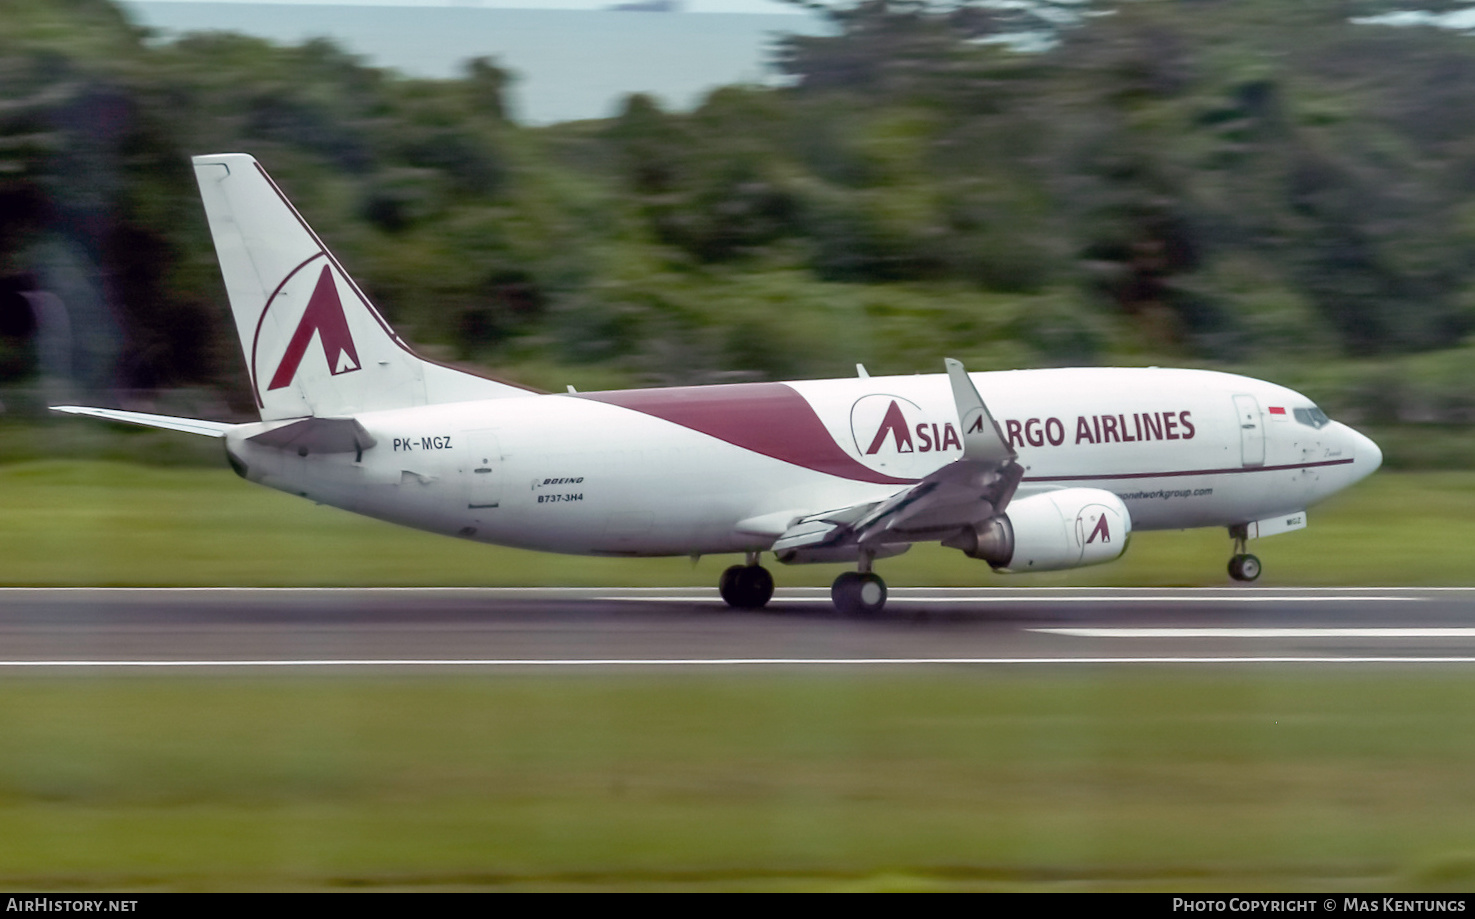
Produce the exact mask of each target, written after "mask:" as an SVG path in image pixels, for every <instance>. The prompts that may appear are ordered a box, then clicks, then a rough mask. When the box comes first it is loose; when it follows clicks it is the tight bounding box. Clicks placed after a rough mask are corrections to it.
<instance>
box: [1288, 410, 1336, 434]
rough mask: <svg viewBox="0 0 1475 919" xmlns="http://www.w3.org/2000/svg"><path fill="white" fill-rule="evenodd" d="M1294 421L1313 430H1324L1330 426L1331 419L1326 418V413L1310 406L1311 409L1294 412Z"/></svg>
mask: <svg viewBox="0 0 1475 919" xmlns="http://www.w3.org/2000/svg"><path fill="white" fill-rule="evenodd" d="M1294 413H1295V416H1296V420H1297V421H1299V422H1301V423H1302V424H1304V425H1309V426H1310V427H1313V428H1324V427H1326V426H1327V425H1328V424H1331V421H1332V419H1330V418H1328V417H1327V416H1326V412H1324V411H1322V410H1321V409H1319V408H1317V407H1316V406H1314V405H1313V406H1312V407H1311V408H1298V409H1295V410H1294Z"/></svg>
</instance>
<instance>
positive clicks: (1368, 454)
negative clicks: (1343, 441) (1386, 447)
mask: <svg viewBox="0 0 1475 919" xmlns="http://www.w3.org/2000/svg"><path fill="white" fill-rule="evenodd" d="M1347 436H1348V439H1349V440H1350V441H1351V444H1352V468H1353V470H1354V471H1355V472H1356V473H1357V477H1358V478H1359V479H1362V478H1366V477H1368V476H1370V475H1372V474H1373V473H1374V472H1377V471H1378V467H1379V466H1381V465H1383V450H1382V448H1380V447H1379V446H1378V445H1377V444H1376V443H1375V442H1374V441H1373V439H1372V438H1371V437H1368V436H1366V435H1364V434H1359V433H1358V432H1357V431H1354V430H1352V429H1351V428H1347Z"/></svg>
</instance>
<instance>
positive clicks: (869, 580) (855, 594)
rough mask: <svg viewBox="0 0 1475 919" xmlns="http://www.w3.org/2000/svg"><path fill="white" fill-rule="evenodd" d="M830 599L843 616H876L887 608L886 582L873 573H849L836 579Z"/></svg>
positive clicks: (831, 589) (831, 588)
mask: <svg viewBox="0 0 1475 919" xmlns="http://www.w3.org/2000/svg"><path fill="white" fill-rule="evenodd" d="M830 599H831V600H833V601H834V603H835V609H837V610H839V611H840V614H841V615H842V616H874V615H876V614H877V613H879V612H881V610H883V609H885V607H886V582H885V581H883V580H881V576H880V575H878V574H875V573H873V572H866V573H864V574H862V573H860V572H858V571H847V572H845V573H844V574H842V575H840V576H839V577H838V578H835V583H834V584H833V585H832V586H831V587H830Z"/></svg>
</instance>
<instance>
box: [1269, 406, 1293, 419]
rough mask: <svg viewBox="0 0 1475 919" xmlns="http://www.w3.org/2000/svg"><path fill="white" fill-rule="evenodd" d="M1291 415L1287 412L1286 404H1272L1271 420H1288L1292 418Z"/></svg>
mask: <svg viewBox="0 0 1475 919" xmlns="http://www.w3.org/2000/svg"><path fill="white" fill-rule="evenodd" d="M1290 417H1291V416H1290V414H1289V413H1287V412H1286V409H1285V406H1284V405H1272V406H1270V420H1271V421H1287V420H1289V419H1290Z"/></svg>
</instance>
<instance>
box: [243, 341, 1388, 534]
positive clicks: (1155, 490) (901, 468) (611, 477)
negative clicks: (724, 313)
mask: <svg viewBox="0 0 1475 919" xmlns="http://www.w3.org/2000/svg"><path fill="white" fill-rule="evenodd" d="M971 378H972V380H973V382H974V384H975V385H976V387H977V389H978V391H979V393H980V394H981V395H982V397H983V399H984V400H985V402H986V403H987V405H988V408H989V410H990V411H991V412H992V414H993V416H994V418H995V420H996V421H997V423H998V425H999V428H1000V429H1001V431H1002V432H1003V433H1004V436H1005V437H1006V439H1008V440H1009V442H1010V444H1011V446H1013V447H1014V449H1015V450H1016V451H1017V452H1018V455H1019V462H1020V464H1021V465H1022V466H1023V467H1024V479H1023V481H1022V483H1021V484H1020V486H1019V491H1018V495H1017V497H1019V498H1022V497H1027V496H1029V495H1031V494H1034V493H1037V492H1041V491H1045V490H1050V489H1058V488H1065V487H1073V486H1085V487H1090V488H1100V489H1105V490H1107V491H1110V492H1113V493H1115V494H1116V495H1118V496H1119V497H1120V498H1121V499H1122V500H1123V502H1124V503H1125V505H1126V507H1127V508H1128V510H1129V511H1130V513H1131V517H1132V526H1133V528H1134V529H1180V528H1188V527H1203V526H1233V525H1236V524H1241V523H1247V522H1250V521H1256V520H1261V519H1265V518H1269V517H1272V516H1274V515H1277V514H1286V513H1291V512H1294V511H1299V510H1304V509H1305V508H1306V507H1308V506H1309V505H1311V504H1314V503H1316V502H1317V501H1319V500H1321V499H1323V498H1325V497H1327V496H1328V495H1330V494H1332V493H1334V492H1336V491H1339V490H1341V489H1342V488H1345V487H1347V486H1348V485H1350V484H1352V483H1353V482H1356V481H1357V480H1359V479H1361V478H1363V477H1365V476H1366V475H1368V474H1369V473H1371V472H1372V471H1373V470H1374V469H1376V468H1377V466H1378V465H1379V463H1380V462H1381V453H1380V452H1379V450H1378V448H1377V446H1376V445H1375V444H1374V443H1373V442H1372V441H1370V440H1368V439H1367V438H1366V437H1363V436H1362V435H1360V434H1358V433H1357V432H1355V431H1353V430H1351V429H1350V428H1347V427H1345V426H1344V425H1341V424H1338V423H1336V422H1327V423H1324V424H1322V426H1320V427H1316V426H1314V424H1313V423H1308V422H1307V421H1305V420H1298V418H1297V417H1296V411H1295V410H1296V409H1301V410H1303V413H1304V412H1305V411H1306V410H1308V409H1312V408H1314V407H1313V406H1312V403H1311V401H1310V400H1309V399H1307V398H1306V397H1304V396H1301V395H1299V394H1298V393H1295V392H1293V391H1291V390H1289V389H1286V388H1284V387H1281V386H1276V385H1274V384H1271V383H1266V382H1263V381H1260V380H1253V379H1249V378H1246V377H1240V376H1234V375H1230V374H1224V373H1216V372H1209V371H1194V370H1169V369H1156V368H1149V369H1114V368H1100V369H1064V370H1024V371H1007V372H996V373H975V374H971ZM1307 417H1309V416H1307ZM356 418H357V420H358V422H359V423H360V424H362V425H363V427H364V428H365V429H366V430H367V431H368V432H369V434H370V435H372V437H373V438H374V441H375V443H374V446H372V447H370V448H369V449H366V450H363V451H362V452H361V454H355V453H352V452H348V453H328V454H312V453H309V454H308V455H306V456H299V455H297V454H296V453H292V452H288V451H283V450H280V449H276V448H273V447H267V446H261V445H258V444H253V443H251V442H250V441H249V440H247V439H246V438H247V437H249V436H251V435H252V434H255V433H259V432H261V431H263V430H265V429H267V428H270V427H272V423H269V422H267V423H262V424H261V425H251V426H244V427H243V428H242V429H241V430H240V431H237V432H234V433H232V434H231V435H230V436H229V437H228V449H229V450H230V452H231V454H232V456H233V457H234V459H235V460H236V461H237V464H238V468H239V466H244V467H245V475H246V476H247V477H248V478H249V479H251V480H253V481H258V482H261V483H262V484H265V485H268V486H271V487H273V488H278V489H280V490H282V491H286V492H290V493H293V494H299V495H302V496H304V497H308V498H310V499H312V500H315V501H319V502H322V503H324V504H330V505H333V506H336V507H341V508H344V509H346V510H350V511H355V512H358V513H361V514H366V515H368V516H372V517H378V518H382V519H384V520H389V521H393V522H395V523H400V524H405V525H408V526H413V527H417V528H420V529H424V530H430V531H433V532H437V533H445V534H449V535H457V536H462V537H466V538H470V539H475V540H479V541H483V542H490V543H498V544H502V545H510V546H520V547H525V548H530V549H541V550H546V551H552V552H565V553H578V554H613V555H698V554H714V553H724V552H740V551H754V550H762V549H766V548H767V547H768V546H769V545H770V544H771V543H772V542H773V540H774V538H775V537H776V536H777V535H778V534H779V533H781V532H783V530H784V528H785V527H786V526H787V525H788V523H789V522H790V521H792V520H794V519H797V518H799V517H802V516H804V515H807V514H815V513H819V512H823V511H826V510H830V509H835V508H844V507H850V506H853V505H857V504H861V503H864V502H868V501H879V500H882V499H884V498H886V497H888V496H890V495H892V494H895V493H896V492H898V491H900V490H902V489H905V488H907V487H908V486H909V485H910V484H911V483H913V482H915V481H916V480H918V479H920V478H921V477H922V476H924V475H926V474H928V473H930V472H932V471H934V470H936V469H937V468H939V467H941V466H943V465H944V464H946V463H949V462H951V461H953V460H956V459H958V458H959V457H960V456H961V455H962V444H961V439H960V437H959V432H958V430H957V428H958V423H959V422H958V416H957V409H956V404H955V402H954V400H953V396H952V393H951V391H950V389H949V383H948V378H947V377H946V376H945V375H942V374H935V375H919V376H903V377H870V378H865V377H862V378H855V379H840V380H815V381H802V382H792V383H763V384H738V385H734V386H710V387H699V388H697V387H693V388H682V389H664V390H661V389H657V390H630V391H623V392H616V393H588V394H570V395H563V394H558V395H529V396H527V397H525V398H502V399H494V400H488V401H478V402H461V403H452V404H443V405H430V406H424V407H417V408H402V409H394V410H388V411H377V412H365V413H362V414H358V415H357V416H356Z"/></svg>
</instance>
